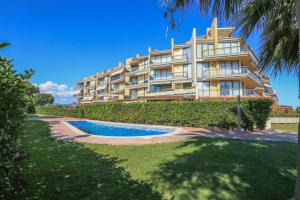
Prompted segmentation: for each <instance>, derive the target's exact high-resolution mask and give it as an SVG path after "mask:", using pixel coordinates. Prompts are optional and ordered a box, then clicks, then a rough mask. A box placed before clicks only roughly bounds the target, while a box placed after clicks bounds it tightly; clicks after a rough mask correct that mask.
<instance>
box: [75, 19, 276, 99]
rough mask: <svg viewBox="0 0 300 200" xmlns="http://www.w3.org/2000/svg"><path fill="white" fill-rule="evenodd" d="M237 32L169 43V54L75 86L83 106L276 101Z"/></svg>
mask: <svg viewBox="0 0 300 200" xmlns="http://www.w3.org/2000/svg"><path fill="white" fill-rule="evenodd" d="M233 31H234V28H233V27H229V28H218V25H217V19H216V18H215V19H214V20H213V22H212V25H211V27H209V28H207V30H206V33H205V34H204V35H201V36H197V33H196V29H195V28H194V29H193V32H192V37H191V39H190V40H188V41H187V42H185V43H184V44H175V42H174V39H172V40H171V48H170V49H168V50H161V51H158V50H155V51H154V50H152V49H151V48H149V50H148V54H147V55H144V56H141V55H139V54H138V55H136V57H134V58H128V59H127V60H126V63H125V64H122V63H119V66H117V67H115V68H111V69H108V70H107V71H105V72H101V73H97V74H95V75H93V76H90V77H86V78H84V79H83V80H81V81H78V82H76V85H77V87H76V89H75V90H76V94H75V97H76V98H77V99H78V102H79V103H91V102H105V101H114V100H122V101H149V100H173V99H174V100H176V99H230V98H235V97H236V96H237V95H240V96H241V97H242V98H260V97H261V98H272V99H273V100H274V102H276V101H277V96H276V93H275V92H274V91H273V89H272V87H271V86H270V83H269V79H268V78H267V77H266V76H265V75H264V74H262V73H260V72H259V71H258V70H257V66H258V59H257V57H256V55H255V54H254V52H253V51H252V50H251V48H250V47H249V46H248V45H247V44H246V42H245V41H244V40H243V38H241V37H233V36H232V32H233Z"/></svg>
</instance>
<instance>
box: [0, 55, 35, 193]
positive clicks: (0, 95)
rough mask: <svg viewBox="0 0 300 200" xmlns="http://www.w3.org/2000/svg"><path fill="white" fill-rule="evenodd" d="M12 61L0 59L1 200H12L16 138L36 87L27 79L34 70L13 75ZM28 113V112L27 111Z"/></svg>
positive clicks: (22, 126) (22, 127)
mask: <svg viewBox="0 0 300 200" xmlns="http://www.w3.org/2000/svg"><path fill="white" fill-rule="evenodd" d="M12 67H13V66H12V64H11V61H10V60H8V59H5V58H3V57H0V77H1V78H0V199H14V197H13V195H14V194H15V191H14V190H16V187H18V186H17V185H16V179H17V178H18V176H17V175H16V174H17V173H18V163H17V162H16V160H17V159H19V158H20V156H18V155H20V152H18V150H17V145H16V144H17V139H18V137H19V135H21V134H22V133H23V130H24V122H25V120H26V116H27V115H26V112H27V110H28V109H29V106H30V105H32V103H33V102H32V100H33V93H35V92H36V88H35V87H34V86H33V85H31V83H30V82H29V81H28V79H29V78H30V77H31V76H32V74H33V71H26V72H25V73H24V74H16V71H14V70H13V69H12ZM29 110H30V109H29Z"/></svg>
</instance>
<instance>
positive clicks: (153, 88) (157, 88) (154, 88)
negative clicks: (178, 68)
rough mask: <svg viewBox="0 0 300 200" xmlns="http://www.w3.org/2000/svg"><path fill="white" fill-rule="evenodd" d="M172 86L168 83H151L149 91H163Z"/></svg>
mask: <svg viewBox="0 0 300 200" xmlns="http://www.w3.org/2000/svg"><path fill="white" fill-rule="evenodd" d="M171 88H172V86H171V85H170V84H166V85H151V87H150V91H151V92H163V91H169V90H171Z"/></svg>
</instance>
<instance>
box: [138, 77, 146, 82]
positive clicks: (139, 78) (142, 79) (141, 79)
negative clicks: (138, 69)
mask: <svg viewBox="0 0 300 200" xmlns="http://www.w3.org/2000/svg"><path fill="white" fill-rule="evenodd" d="M137 79H138V82H142V81H144V80H145V79H144V75H139V76H138V77H137Z"/></svg>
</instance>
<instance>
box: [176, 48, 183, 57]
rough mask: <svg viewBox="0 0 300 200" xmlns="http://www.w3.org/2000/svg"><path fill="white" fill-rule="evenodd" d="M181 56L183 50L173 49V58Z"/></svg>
mask: <svg viewBox="0 0 300 200" xmlns="http://www.w3.org/2000/svg"><path fill="white" fill-rule="evenodd" d="M182 54H183V49H174V57H176V56H181V55H182Z"/></svg>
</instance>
